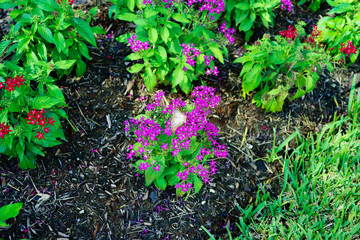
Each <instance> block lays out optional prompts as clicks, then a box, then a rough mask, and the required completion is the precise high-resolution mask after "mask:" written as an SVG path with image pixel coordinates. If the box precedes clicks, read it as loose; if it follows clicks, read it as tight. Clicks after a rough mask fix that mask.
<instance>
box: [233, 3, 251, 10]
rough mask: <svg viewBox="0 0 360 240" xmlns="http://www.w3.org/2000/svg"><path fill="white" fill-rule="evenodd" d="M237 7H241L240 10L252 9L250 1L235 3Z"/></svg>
mask: <svg viewBox="0 0 360 240" xmlns="http://www.w3.org/2000/svg"><path fill="white" fill-rule="evenodd" d="M235 7H236V8H238V9H240V10H243V11H245V10H249V9H250V4H248V3H238V4H236V5H235Z"/></svg>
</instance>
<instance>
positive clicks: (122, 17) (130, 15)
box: [116, 13, 138, 22]
mask: <svg viewBox="0 0 360 240" xmlns="http://www.w3.org/2000/svg"><path fill="white" fill-rule="evenodd" d="M116 18H117V19H119V20H123V21H127V22H132V21H134V20H136V19H138V16H137V15H136V14H133V13H123V14H120V15H118V16H117V17H116Z"/></svg>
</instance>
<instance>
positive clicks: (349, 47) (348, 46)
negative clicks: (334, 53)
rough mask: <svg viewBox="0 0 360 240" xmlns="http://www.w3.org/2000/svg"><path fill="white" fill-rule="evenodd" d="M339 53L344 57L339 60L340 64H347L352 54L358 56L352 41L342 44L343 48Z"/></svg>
mask: <svg viewBox="0 0 360 240" xmlns="http://www.w3.org/2000/svg"><path fill="white" fill-rule="evenodd" d="M345 45H346V47H345ZM339 51H340V53H342V55H343V56H342V57H341V59H340V60H339V63H340V64H343V63H345V59H346V57H348V58H350V56H351V54H354V55H356V54H357V48H356V47H355V46H354V44H353V43H352V42H351V41H350V40H349V41H347V44H345V43H341V48H340V49H339ZM345 55H346V56H345Z"/></svg>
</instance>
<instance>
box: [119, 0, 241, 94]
mask: <svg viewBox="0 0 360 240" xmlns="http://www.w3.org/2000/svg"><path fill="white" fill-rule="evenodd" d="M144 3H145V4H147V5H146V7H145V8H144V11H139V13H138V14H137V15H136V14H134V13H127V14H126V16H128V18H127V19H126V20H127V21H133V22H134V23H135V24H136V25H137V26H136V29H135V34H125V35H122V36H120V37H118V38H117V40H119V41H121V42H125V43H128V44H129V45H130V47H131V49H132V50H133V51H134V52H133V53H132V54H130V55H129V56H127V59H130V60H134V61H135V60H137V61H138V62H139V61H141V62H140V63H136V64H134V65H133V66H132V67H131V68H130V69H129V71H130V72H131V73H138V72H140V71H142V70H143V69H144V73H143V74H142V76H143V77H144V81H145V86H146V87H147V88H148V89H149V90H150V91H152V90H153V89H154V87H155V85H156V83H157V82H160V83H164V84H166V85H169V84H171V85H172V88H173V90H174V91H175V90H176V87H177V86H180V88H181V90H182V91H184V92H185V93H189V92H190V90H191V87H192V81H195V80H198V76H199V75H204V74H207V75H215V76H217V74H218V68H217V66H215V64H214V61H213V60H214V58H217V59H218V60H219V61H220V62H221V63H224V59H223V55H224V54H225V56H226V57H227V56H228V53H227V49H226V47H225V44H226V43H227V42H233V41H234V38H233V37H232V35H233V34H234V30H233V29H229V28H228V27H226V23H223V24H222V25H221V26H220V27H219V28H218V31H219V32H218V34H217V35H216V34H215V33H214V32H212V31H210V30H209V29H211V28H215V27H216V25H215V23H213V22H212V21H213V20H212V19H214V20H215V19H216V18H217V17H219V16H220V13H221V11H222V10H223V9H224V2H223V1H222V0H216V1H209V0H201V1H197V4H196V5H195V2H194V1H188V2H187V3H185V2H181V1H170V0H166V1H163V2H159V3H152V1H144ZM129 14H132V15H129ZM122 16H123V15H119V16H118V17H120V19H123V18H122ZM131 16H132V17H131Z"/></svg>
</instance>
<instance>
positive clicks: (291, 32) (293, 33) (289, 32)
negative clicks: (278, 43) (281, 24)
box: [280, 26, 299, 40]
mask: <svg viewBox="0 0 360 240" xmlns="http://www.w3.org/2000/svg"><path fill="white" fill-rule="evenodd" d="M280 35H281V36H283V37H286V38H290V39H293V40H294V39H295V38H296V36H297V35H299V33H297V32H296V28H295V27H292V26H289V28H288V30H286V31H280Z"/></svg>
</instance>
